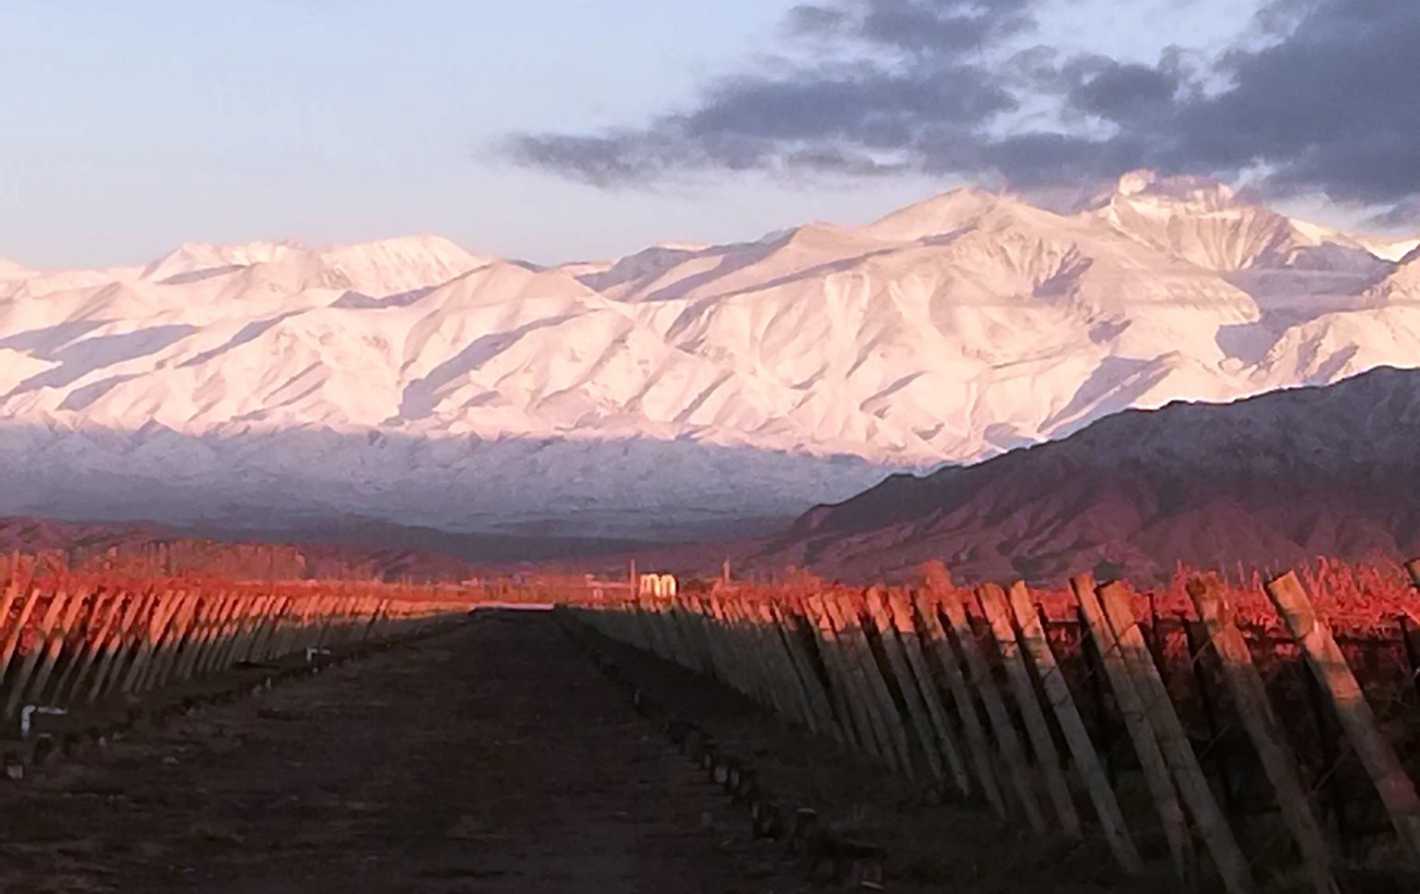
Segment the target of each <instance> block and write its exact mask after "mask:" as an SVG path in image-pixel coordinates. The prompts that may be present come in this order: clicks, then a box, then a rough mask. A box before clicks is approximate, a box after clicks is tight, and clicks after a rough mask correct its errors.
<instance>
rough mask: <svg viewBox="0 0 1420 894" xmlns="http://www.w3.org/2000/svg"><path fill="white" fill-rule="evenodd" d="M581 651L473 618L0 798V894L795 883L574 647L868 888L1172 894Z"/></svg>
mask: <svg viewBox="0 0 1420 894" xmlns="http://www.w3.org/2000/svg"><path fill="white" fill-rule="evenodd" d="M578 642H580V643H581V645H578V644H577V643H574V641H573V639H572V638H570V637H569V636H568V635H567V633H566V632H565V631H564V630H563V629H562V628H561V627H560V625H559V623H558V621H557V619H556V618H554V617H553V616H552V615H550V614H535V613H502V612H488V613H483V612H481V613H479V614H478V615H477V616H475V617H474V618H473V619H472V620H471V621H470V622H469V623H468V624H466V625H464V626H461V627H459V628H458V629H456V630H454V631H453V632H450V633H446V634H442V635H440V636H438V637H435V638H433V639H429V640H424V641H421V642H418V643H415V644H412V645H407V646H404V647H401V648H398V649H395V650H393V651H389V652H385V653H381V654H377V655H375V656H373V657H370V658H367V659H364V660H361V661H357V662H352V663H349V664H345V665H341V666H338V667H333V668H330V669H328V670H327V671H326V672H325V673H323V674H321V675H320V676H317V677H314V678H306V679H302V680H299V681H296V682H289V683H285V684H282V685H280V686H278V687H276V688H275V689H273V690H271V691H270V692H267V693H265V694H263V695H261V696H260V697H252V698H247V699H243V700H241V701H239V702H236V703H232V704H227V705H222V706H217V707H208V708H205V709H203V710H202V712H201V713H200V714H197V715H195V716H189V717H182V718H180V719H176V720H172V721H169V722H168V723H167V724H165V725H163V726H161V727H157V728H152V729H148V730H146V731H142V732H136V733H132V734H130V735H128V736H127V737H125V738H123V739H122V740H120V741H116V742H112V743H111V744H109V746H108V747H107V748H105V749H102V750H94V751H92V752H90V753H88V754H87V755H86V756H85V757H84V758H83V759H81V760H78V761H64V762H61V763H57V764H54V765H52V766H49V767H46V768H42V769H40V770H39V771H37V772H36V773H34V774H32V776H31V778H28V779H26V780H25V781H23V782H20V783H7V782H0V892H12V891H14V892H19V891H26V892H29V891H36V892H45V891H50V892H59V891H64V892H68V891H122V892H129V891H132V892H145V894H146V892H158V894H161V892H169V891H211V892H263V894H264V892H325V891H331V892H334V891H341V892H349V891H362V892H363V891H371V892H384V891H390V892H405V891H408V892H441V894H446V892H492V894H498V892H532V894H538V892H596V894H617V892H706V894H711V892H713V894H734V892H764V894H768V892H795V891H806V890H811V886H810V884H809V883H808V881H807V880H806V877H805V873H804V870H803V868H802V867H801V866H800V865H799V864H798V863H797V862H796V861H795V859H794V858H793V857H791V856H790V855H789V854H788V853H787V851H786V849H785V847H784V845H782V844H780V843H776V842H772V841H767V840H758V841H756V840H754V838H753V837H752V835H751V834H750V821H749V818H748V815H747V813H746V810H745V808H744V807H743V806H739V805H735V804H732V803H731V801H730V799H729V798H728V797H727V796H726V795H725V794H724V793H723V792H722V791H721V789H720V788H719V787H718V786H715V785H713V784H711V783H710V782H709V781H708V780H707V779H706V777H705V774H704V773H703V772H702V771H700V770H698V769H696V768H693V767H692V765H691V763H690V762H689V760H688V759H687V758H686V757H685V756H684V755H682V754H681V753H680V752H679V751H678V750H677V749H676V748H675V747H673V746H672V745H671V743H670V741H669V739H668V738H667V737H666V735H665V732H664V730H663V728H662V726H661V725H659V724H658V723H656V722H655V721H653V720H650V719H647V718H646V717H643V716H640V715H638V714H637V713H636V711H635V710H634V709H633V706H632V704H631V700H630V698H629V697H628V693H627V691H626V689H625V688H624V686H622V685H618V684H616V683H614V682H613V681H612V680H610V679H608V678H607V677H606V676H604V675H602V674H601V673H599V672H598V671H597V669H596V667H595V665H594V664H593V662H592V661H591V660H590V658H589V656H588V655H587V654H585V652H584V647H585V646H586V645H587V644H589V643H590V644H591V645H593V646H594V647H595V649H596V650H597V652H598V653H599V654H600V655H601V656H602V658H603V660H606V659H610V660H611V661H613V662H615V663H616V666H617V675H618V676H619V677H621V678H622V679H625V680H630V681H633V682H634V684H635V685H636V686H638V687H640V688H642V689H643V690H644V691H645V692H646V693H648V694H649V695H652V696H653V697H654V699H655V700H656V701H657V702H658V703H660V704H662V705H665V706H667V708H668V710H671V711H673V712H674V713H675V714H676V715H678V716H681V717H684V718H686V719H690V720H694V721H695V722H697V723H699V724H700V725H701V726H702V727H704V728H705V729H706V730H708V731H710V732H712V733H713V734H714V736H715V737H716V739H717V741H718V742H719V744H720V745H721V747H722V748H723V749H724V750H725V751H726V752H727V753H730V754H734V755H736V756H738V757H741V758H744V759H746V760H748V761H751V762H752V763H753V765H754V767H755V768H756V770H757V771H758V772H759V774H760V779H761V781H762V782H763V784H764V785H765V787H766V788H767V789H769V790H770V791H771V792H773V793H774V794H775V796H776V797H778V798H780V799H781V800H782V801H783V803H784V805H785V806H786V807H788V808H789V809H790V810H792V809H793V808H796V807H801V806H809V807H814V808H816V809H818V810H819V811H820V814H821V817H822V818H823V820H824V822H825V823H826V824H828V825H830V826H832V827H834V828H835V829H837V830H839V831H842V832H843V833H845V834H848V835H851V836H853V837H855V838H859V839H861V840H865V841H869V842H873V843H877V844H881V845H883V846H885V847H886V849H887V851H888V855H889V864H888V872H889V883H888V890H890V891H894V892H916V891H942V890H954V891H963V892H966V891H970V892H973V894H983V892H995V891H1000V892H1007V891H1023V890H1030V891H1032V892H1049V891H1061V892H1098V891H1106V890H1107V891H1135V890H1139V891H1142V890H1149V891H1150V892H1152V894H1158V892H1160V891H1163V890H1167V888H1168V886H1167V885H1166V884H1159V883H1157V882H1155V883H1154V884H1148V883H1145V884H1140V883H1138V882H1135V883H1133V886H1125V885H1122V884H1120V880H1119V879H1118V877H1117V876H1116V875H1115V873H1114V872H1113V869H1112V866H1111V861H1110V859H1109V857H1108V855H1107V852H1105V851H1104V850H1103V848H1100V847H1097V846H1096V845H1092V844H1087V845H1063V844H1060V843H1057V842H1053V841H1051V840H1049V838H1048V837H1047V838H1044V839H1043V838H1041V837H1040V836H1036V835H1033V834H1030V833H1029V832H1028V831H1026V830H1024V829H1022V828H1020V826H1019V824H1001V823H997V822H995V821H993V820H991V819H989V817H988V815H987V814H985V813H983V812H982V811H981V810H979V809H978V808H976V807H975V806H973V805H962V804H942V803H938V801H937V800H935V799H933V798H931V797H930V796H928V795H926V794H924V790H923V788H922V786H920V785H919V784H914V783H911V782H909V781H907V780H904V779H900V778H897V777H893V776H891V775H890V774H887V773H886V772H884V771H882V770H880V769H878V768H876V767H873V766H871V765H868V764H866V763H864V762H863V761H861V760H860V759H858V758H856V757H855V756H853V755H851V754H847V753H845V752H843V751H841V750H839V749H838V748H837V747H836V746H835V745H833V744H832V743H829V742H827V741H824V740H820V739H816V738H814V737H811V736H809V735H808V734H806V733H804V732H803V731H796V730H793V729H789V728H786V727H784V726H783V725H781V724H779V723H777V722H775V721H773V720H772V719H771V718H769V717H767V716H766V715H765V714H764V713H762V712H761V711H759V710H758V709H757V708H755V707H754V706H753V705H752V704H751V703H749V702H748V701H747V700H745V699H743V698H741V697H740V696H738V695H737V694H735V693H734V692H732V691H730V690H728V689H726V688H725V687H723V686H720V685H718V684H715V683H713V682H712V681H707V680H705V679H704V678H701V677H698V676H695V675H692V674H689V673H687V672H684V671H682V670H681V669H679V668H675V667H673V666H671V665H669V664H666V663H664V662H660V661H658V660H657V659H655V658H654V657H653V656H648V655H644V654H641V653H637V652H633V651H631V650H629V649H625V648H623V647H620V646H617V645H615V644H613V643H610V642H607V641H602V640H595V639H592V640H588V638H586V637H585V636H583V637H579V640H578Z"/></svg>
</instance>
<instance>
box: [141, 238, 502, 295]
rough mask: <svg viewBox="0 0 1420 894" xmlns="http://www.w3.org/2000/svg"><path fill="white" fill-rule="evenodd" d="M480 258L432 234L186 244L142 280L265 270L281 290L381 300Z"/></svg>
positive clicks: (170, 281) (178, 280)
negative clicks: (341, 241)
mask: <svg viewBox="0 0 1420 894" xmlns="http://www.w3.org/2000/svg"><path fill="white" fill-rule="evenodd" d="M487 262H488V261H487V259H486V258H481V257H478V256H476V255H473V254H470V253H469V252H467V251H465V250H464V249H462V248H460V247H459V246H457V245H455V244H454V243H453V242H450V241H449V240H447V239H444V238H442V237H438V236H407V237H401V238H395V239H383V240H378V241H375V242H364V243H358V244H354V245H338V246H332V247H330V248H324V249H310V248H307V247H306V246H304V245H301V244H300V243H298V242H252V243H247V244H244V245H212V244H209V243H187V244H185V245H182V246H181V247H179V248H177V249H175V250H174V251H172V252H170V253H168V254H167V255H165V256H163V257H162V258H160V259H159V260H157V261H155V262H153V263H152V264H150V265H148V266H147V267H146V268H144V270H143V273H142V279H144V280H146V281H149V282H153V283H156V284H159V285H186V284H191V283H194V282H199V281H202V280H207V279H213V278H217V277H221V276H223V275H226V274H232V273H240V272H243V271H249V270H252V269H253V268H265V271H264V272H263V273H260V274H259V275H258V278H259V279H261V280H262V281H264V282H279V283H282V284H284V285H283V286H282V287H283V288H286V289H294V290H300V289H302V288H328V289H349V290H352V291H356V292H360V293H362V294H365V295H368V296H370V297H375V298H378V297H382V296H386V295H393V294H397V293H400V292H408V291H412V290H414V289H419V288H425V287H428V286H435V285H438V284H440V283H443V282H447V281H449V280H450V279H453V278H454V277H455V276H458V275H460V274H463V273H467V272H468V271H469V270H472V269H474V268H476V267H480V266H482V265H483V264H486V263H487Z"/></svg>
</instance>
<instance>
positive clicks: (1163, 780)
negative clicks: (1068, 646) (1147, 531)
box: [1070, 574, 1193, 883]
mask: <svg viewBox="0 0 1420 894" xmlns="http://www.w3.org/2000/svg"><path fill="white" fill-rule="evenodd" d="M1070 587H1071V589H1073V590H1074V591H1075V598H1076V600H1078V602H1079V604H1080V613H1081V614H1082V615H1083V616H1084V618H1085V623H1086V625H1087V626H1088V627H1089V630H1090V637H1091V639H1093V640H1094V643H1095V652H1096V654H1098V655H1099V656H1100V662H1101V664H1103V665H1104V671H1105V677H1106V678H1107V679H1108V680H1109V687H1110V689H1111V690H1113V692H1114V701H1115V704H1116V705H1118V706H1119V713H1120V715H1121V716H1122V717H1123V718H1124V727H1125V729H1126V730H1127V731H1128V732H1129V738H1130V741H1131V742H1132V743H1133V745H1134V752H1135V754H1136V755H1137V756H1138V758H1139V767H1140V769H1141V770H1142V771H1143V773H1144V781H1145V783H1146V784H1147V785H1148V787H1149V794H1150V795H1151V796H1152V797H1153V800H1154V807H1155V809H1156V810H1158V812H1159V821H1160V822H1161V823H1162V825H1163V829H1164V838H1165V839H1166V840H1167V841H1168V846H1169V854H1170V856H1171V857H1172V858H1173V864H1174V872H1175V873H1176V874H1177V875H1178V877H1179V879H1180V880H1182V881H1184V882H1185V883H1187V882H1188V881H1189V880H1190V879H1191V878H1192V875H1193V847H1192V842H1191V841H1190V840H1189V837H1188V820H1187V819H1186V818H1185V817H1184V815H1183V806H1182V805H1181V804H1180V803H1179V801H1178V793H1177V791H1175V789H1174V785H1173V780H1172V778H1171V777H1170V776H1169V768H1168V764H1167V763H1165V762H1164V755H1163V752H1162V751H1160V750H1159V743H1158V740H1157V739H1156V738H1155V737H1154V730H1153V727H1152V726H1151V725H1150V723H1149V721H1148V719H1147V718H1146V717H1145V716H1144V703H1143V699H1142V697H1141V696H1140V693H1139V692H1138V691H1137V689H1136V687H1135V684H1134V680H1133V675H1132V674H1131V673H1130V671H1129V668H1128V666H1127V665H1126V664H1125V663H1124V656H1123V654H1122V653H1121V652H1120V648H1119V641H1118V639H1117V638H1116V637H1115V635H1114V629H1113V628H1112V627H1111V626H1110V623H1109V620H1108V619H1107V618H1106V617H1105V613H1104V607H1103V606H1102V605H1100V601H1099V597H1098V596H1096V595H1095V579H1094V577H1093V576H1091V575H1088V574H1081V575H1079V576H1077V577H1075V578H1073V579H1072V580H1071V581H1070Z"/></svg>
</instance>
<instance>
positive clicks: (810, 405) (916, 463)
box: [0, 172, 1420, 540]
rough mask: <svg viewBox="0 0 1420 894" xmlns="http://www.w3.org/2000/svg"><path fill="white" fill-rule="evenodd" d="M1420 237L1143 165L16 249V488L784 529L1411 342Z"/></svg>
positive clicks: (4, 276)
mask: <svg viewBox="0 0 1420 894" xmlns="http://www.w3.org/2000/svg"><path fill="white" fill-rule="evenodd" d="M1417 246H1420V241H1417V240H1415V239H1409V240H1396V241H1387V240H1383V239H1375V238H1369V237H1365V236H1359V235H1351V234H1346V233H1343V232H1340V231H1337V230H1334V229H1329V228H1325V227H1320V226H1316V225H1313V224H1309V223H1306V222H1303V221H1299V220H1295V219H1292V218H1289V217H1286V216H1284V215H1281V214H1278V213H1276V212H1273V211H1271V210H1268V209H1267V208H1264V207H1262V206H1260V205H1257V204H1255V203H1252V202H1250V201H1247V200H1245V199H1243V198H1240V197H1239V196H1237V195H1235V194H1234V193H1233V192H1232V191H1231V190H1229V189H1228V188H1227V187H1226V186H1223V185H1221V184H1218V183H1213V182H1209V181H1204V180H1198V179H1191V178H1162V177H1157V176H1154V175H1153V174H1150V173H1148V172H1135V173H1133V174H1130V175H1127V176H1126V177H1124V178H1122V179H1121V181H1120V182H1119V184H1118V186H1117V188H1116V189H1114V190H1113V191H1112V192H1109V193H1107V194H1105V195H1101V196H1098V197H1096V198H1095V199H1093V200H1091V201H1090V202H1089V203H1087V205H1086V206H1084V207H1082V208H1080V209H1078V210H1076V211H1074V212H1072V213H1068V214H1062V213H1057V212H1054V211H1049V210H1045V209H1042V208H1037V207H1033V206H1032V205H1030V204H1028V203H1026V202H1024V201H1022V200H1021V199H1019V198H1015V197H1012V196H1009V195H1002V194H995V193H990V192H986V191H982V190H977V189H959V190H955V191H953V192H950V193H947V194H945V195H941V196H938V197H935V198H932V199H929V200H927V201H925V202H922V203H919V204H917V205H913V206H911V207H908V208H905V209H903V210H901V211H898V212H896V213H893V214H891V215H889V216H887V217H885V218H883V219H881V220H879V221H876V222H874V223H871V224H869V225H866V226H860V227H843V226H834V225H828V224H810V225H807V226H803V227H799V228H796V229H793V230H789V231H785V232H779V233H774V234H770V235H768V236H765V237H764V238H762V239H759V240H756V241H752V242H745V243H736V244H731V245H717V246H698V245H683V244H669V243H668V244H664V245H660V246H656V247H652V248H649V249H647V250H645V251H642V252H639V253H637V254H634V255H631V256H628V257H625V258H622V259H619V260H615V261H609V262H598V263H590V262H584V263H575V264H567V265H561V266H551V267H547V266H538V265H533V264H529V263H524V262H518V261H508V260H501V259H496V258H489V257H484V256H480V255H475V254H472V253H470V252H468V251H466V250H464V249H462V248H460V247H459V246H457V245H455V244H453V243H452V242H449V241H447V240H444V239H440V238H437V237H413V238H403V239H393V240H385V241H381V242H373V243H366V244H361V245H353V246H345V247H336V248H327V249H312V248H307V247H303V246H301V245H296V244H289V243H259V244H252V245H242V246H215V245H206V244H191V245H185V246H182V247H181V248H179V249H177V250H176V251H173V252H171V253H170V254H168V255H166V256H164V257H162V258H159V259H158V260H156V261H154V262H152V263H150V264H147V265H143V266H134V267H122V268H107V269H96V270H71V271H35V270H30V269H27V268H26V267H24V266H23V265H21V264H18V263H14V262H5V261H0V459H3V461H4V464H3V468H4V470H5V471H4V472H3V473H0V513H9V514H31V515H48V516H66V517H79V518H100V519H102V518H140V519H152V520H157V521H163V522H171V523H188V522H193V521H201V522H203V523H206V524H220V525H224V526H244V527H253V528H255V527H261V526H272V525H277V526H279V527H281V528H283V529H289V528H290V527H291V526H292V525H293V524H294V523H295V522H294V521H293V520H299V519H303V518H304V519H309V520H310V521H311V523H312V524H325V523H328V522H329V521H330V520H332V519H337V520H338V519H372V520H378V521H393V522H397V523H400V524H408V525H427V526H433V527H438V528H442V529H446V530H453V531H484V532H497V533H505V534H518V535H525V534H540V535H549V536H551V535H576V536H598V537H634V538H642V539H662V540H674V539H685V538H694V537H700V536H707V535H712V534H716V533H723V532H726V531H733V532H735V533H736V534H752V533H756V532H761V531H769V530H772V529H773V527H774V525H775V524H777V523H778V522H779V521H780V520H783V519H787V518H790V517H792V516H795V515H797V514H798V513H800V512H802V511H803V510H804V509H805V508H807V507H809V506H811V505H813V504H815V503H823V502H831V501H836V500H842V499H845V498H848V497H850V496H852V495H853V494H856V493H859V492H860V491H863V490H864V489H866V488H869V487H871V486H872V485H874V484H876V483H877V482H878V481H880V480H881V479H882V478H883V477H884V476H885V475H886V474H888V473H891V472H896V471H913V472H923V471H926V470H929V469H934V468H937V467H939V466H942V465H943V464H960V463H971V462H977V461H981V460H985V459H989V458H991V457H993V456H996V455H998V454H1001V453H1003V452H1006V451H1010V450H1012V449H1014V448H1019V447H1024V446H1028V445H1032V444H1036V443H1040V442H1042V441H1049V440H1055V439H1060V438H1064V437H1067V436H1069V435H1071V434H1072V433H1074V432H1077V431H1079V430H1080V429H1082V428H1084V427H1085V426H1087V425H1089V424H1090V423H1091V422H1094V421H1095V420H1098V419H1101V418H1103V417H1105V416H1108V415H1110V414H1113V413H1117V412H1119V411H1122V410H1126V409H1130V408H1156V407H1160V406H1163V405H1165V404H1168V403H1170V402H1172V401H1176V400H1210V401H1227V400H1234V399H1238V398H1243V397H1249V396H1253V395H1257V394H1262V393H1264V392H1268V391H1272V390H1274V389H1278V388H1286V387H1292V386H1299V385H1324V384H1328V383H1332V382H1337V381H1340V380H1342V379H1345V378H1347V377H1350V376H1353V375H1355V374H1357V373H1360V372H1364V371H1366V370H1369V369H1372V368H1374V367H1377V366H1381V365H1386V364H1391V365H1397V366H1406V365H1411V364H1414V363H1415V362H1416V360H1417V358H1420V248H1418V247H1417ZM944 474H948V475H949V474H950V473H944Z"/></svg>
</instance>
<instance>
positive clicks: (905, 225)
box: [861, 187, 1022, 242]
mask: <svg viewBox="0 0 1420 894" xmlns="http://www.w3.org/2000/svg"><path fill="white" fill-rule="evenodd" d="M1020 207H1022V205H1021V203H1019V202H1016V201H1015V200H1013V199H1010V198H1008V197H1006V196H1003V195H999V194H997V193H992V192H988V191H987V190H984V189H979V188H976V187H961V188H960V189H954V190H952V191H950V192H946V193H942V194H941V195H939V196H934V197H933V198H930V199H927V200H926V201H923V202H918V203H917V204H915V205H909V206H908V207H906V208H903V209H901V210H899V211H895V212H893V213H892V214H889V215H887V216H886V217H883V218H881V219H880V220H877V221H875V222H873V223H871V224H869V225H868V226H866V227H863V228H862V230H861V232H862V233H863V234H864V235H866V236H868V237H870V238H873V239H881V240H884V241H889V242H915V241H917V240H919V239H926V238H929V237H932V236H941V235H944V234H947V233H952V232H955V231H957V230H960V229H962V228H963V227H966V226H968V225H969V224H972V223H973V222H975V221H978V220H980V219H981V218H982V217H984V216H986V215H988V214H990V213H991V212H994V211H1000V210H1002V209H1006V210H1012V209H1018V208H1020Z"/></svg>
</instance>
